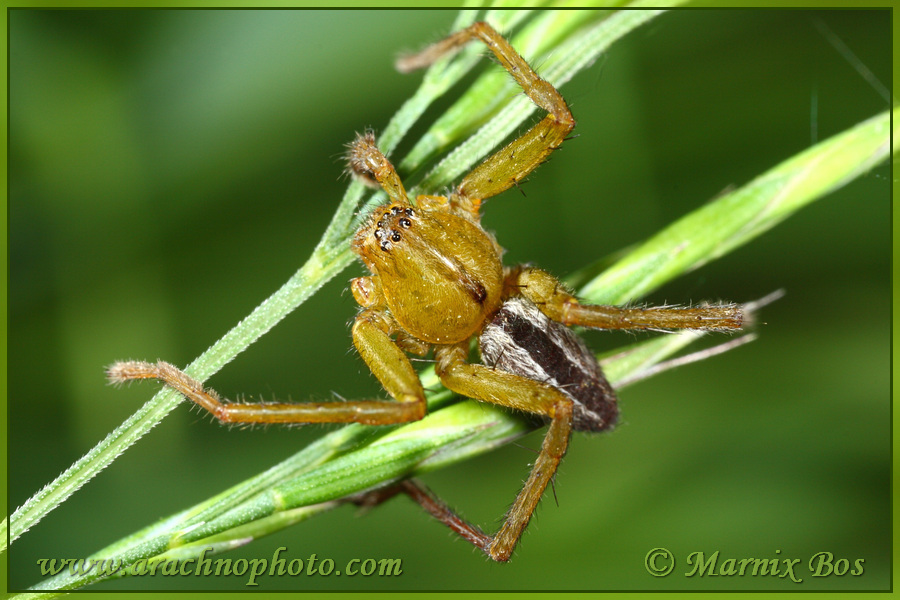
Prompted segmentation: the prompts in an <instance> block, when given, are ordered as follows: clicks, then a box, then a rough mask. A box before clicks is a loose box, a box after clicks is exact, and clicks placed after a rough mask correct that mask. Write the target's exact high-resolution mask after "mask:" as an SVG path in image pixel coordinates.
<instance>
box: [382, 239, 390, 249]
mask: <svg viewBox="0 0 900 600" xmlns="http://www.w3.org/2000/svg"><path fill="white" fill-rule="evenodd" d="M381 249H382V250H384V251H385V252H387V251H388V250H390V249H391V243H390V242H389V241H387V240H384V241H383V242H381Z"/></svg>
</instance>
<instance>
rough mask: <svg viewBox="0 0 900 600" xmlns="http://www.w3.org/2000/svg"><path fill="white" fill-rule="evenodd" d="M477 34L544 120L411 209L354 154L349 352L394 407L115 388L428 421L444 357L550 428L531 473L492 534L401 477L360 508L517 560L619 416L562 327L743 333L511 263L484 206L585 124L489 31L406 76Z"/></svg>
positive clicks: (690, 311) (157, 374)
mask: <svg viewBox="0 0 900 600" xmlns="http://www.w3.org/2000/svg"><path fill="white" fill-rule="evenodd" d="M473 39H478V40H481V41H482V42H484V43H485V44H486V45H487V47H488V48H489V49H490V51H491V52H492V53H493V54H494V56H496V57H497V59H498V60H499V62H500V64H501V65H502V66H503V68H505V69H506V70H507V71H508V72H509V73H510V75H512V76H513V78H515V80H516V82H517V83H518V84H519V85H520V86H521V87H522V89H523V90H524V92H525V94H526V95H527V96H528V97H529V98H530V99H531V100H532V101H533V102H534V103H535V104H536V105H537V106H539V107H540V108H542V109H544V110H545V111H547V113H548V114H547V116H546V117H544V119H543V120H541V121H540V122H539V123H537V124H536V125H535V126H534V127H532V128H531V130H529V131H528V132H527V133H525V134H524V135H523V136H521V137H519V138H518V139H516V140H514V141H513V142H511V143H510V144H509V145H507V146H506V147H505V148H503V149H501V150H500V151H498V152H496V153H495V154H493V155H492V156H490V157H489V158H488V159H487V160H485V161H484V162H483V163H481V164H480V165H479V166H478V167H476V168H475V170H474V171H472V172H471V173H469V174H468V175H467V176H466V177H465V178H464V179H463V180H462V182H460V184H459V185H458V186H457V187H456V188H455V189H454V190H453V192H452V193H451V194H450V195H449V196H448V197H444V196H419V197H418V198H416V199H415V202H411V201H410V199H409V198H408V197H407V195H406V190H405V189H404V187H403V184H402V183H401V181H400V177H399V176H398V175H397V172H396V170H395V169H394V167H393V165H391V163H390V162H389V161H388V159H387V158H386V157H385V156H384V155H383V154H382V153H381V151H380V150H379V149H378V148H377V147H376V145H375V138H374V136H373V135H372V134H371V133H369V134H365V135H361V136H359V137H357V139H356V140H355V141H354V142H353V143H352V144H351V147H350V153H349V163H350V169H351V170H352V171H353V172H354V173H355V174H357V175H359V176H361V177H364V178H366V179H368V180H369V181H371V182H376V183H377V185H380V186H381V187H382V188H383V189H384V191H385V192H387V195H388V196H389V199H390V201H389V203H388V204H385V205H383V206H380V207H378V208H376V209H375V210H374V211H373V212H372V214H371V216H370V217H369V218H368V219H367V220H366V222H365V223H364V224H363V225H362V226H361V227H360V228H359V230H358V231H357V232H356V235H355V236H354V238H353V241H352V247H353V250H354V252H356V253H357V254H358V255H359V256H360V258H361V259H362V261H363V263H365V265H366V267H368V269H369V271H371V275H370V276H368V277H360V278H358V279H354V280H353V281H352V283H351V289H352V291H353V297H354V298H355V299H356V301H357V302H358V303H359V305H360V306H361V307H362V308H361V310H360V312H359V315H358V316H357V317H356V321H355V323H354V325H353V343H354V345H355V346H356V348H357V350H358V351H359V354H360V356H362V359H363V360H364V361H365V363H366V365H368V367H369V369H371V371H372V373H373V374H374V375H375V377H377V378H378V380H379V381H380V382H381V384H382V385H383V386H384V389H385V390H386V391H387V392H388V394H390V396H391V397H392V398H393V399H394V400H393V401H391V400H363V401H348V402H316V403H313V402H310V403H271V404H270V403H266V404H261V403H243V402H227V401H225V402H223V401H222V400H221V399H220V398H219V396H218V395H217V394H216V393H215V392H214V391H212V390H206V389H204V388H203V386H202V384H200V383H199V382H197V381H195V380H194V379H192V378H190V377H188V376H187V375H185V374H184V373H182V372H181V371H180V370H178V369H176V368H175V367H173V366H171V365H169V364H167V363H164V362H159V363H157V364H152V363H144V362H121V363H117V364H115V365H113V366H112V367H111V368H110V370H109V377H110V379H111V380H113V381H127V380H132V379H146V378H155V379H160V380H162V381H164V382H165V383H166V384H168V385H170V386H172V387H173V388H175V389H176V390H178V391H179V392H180V393H182V394H183V395H184V396H186V397H187V398H189V399H190V400H192V401H193V402H195V403H197V404H198V405H200V406H201V407H203V408H204V409H206V410H208V411H209V412H210V413H212V414H213V415H214V416H215V417H216V418H217V419H218V420H219V421H221V422H223V423H345V422H355V423H366V424H372V425H388V424H395V423H404V422H408V421H416V420H418V419H421V418H422V417H424V416H425V408H426V404H425V392H424V390H423V388H422V384H421V382H420V381H419V377H418V375H417V374H416V372H415V370H414V369H413V367H412V364H411V363H410V360H409V358H408V356H407V354H408V353H411V354H416V355H420V356H425V355H426V354H428V353H429V352H431V351H433V353H434V354H433V356H434V360H435V363H436V371H437V374H438V376H439V377H440V379H441V381H442V382H443V384H444V385H445V386H446V387H447V388H449V389H450V390H452V391H454V392H456V393H458V394H460V395H462V396H467V397H469V398H474V399H476V400H480V401H483V402H492V403H494V404H499V405H502V406H506V407H510V408H513V409H516V410H520V411H524V412H527V413H531V414H535V415H539V416H540V417H542V418H544V419H545V420H547V421H549V424H550V426H549V430H548V431H547V435H546V437H545V438H544V442H543V445H542V446H541V450H540V453H539V454H538V456H537V459H536V460H535V463H534V466H533V467H532V470H531V474H530V476H529V477H528V480H527V481H526V482H525V485H524V486H523V488H522V491H521V492H520V493H519V495H518V496H517V497H516V500H515V502H514V503H513V505H512V508H510V510H509V512H508V514H507V515H506V519H505V521H504V523H503V525H502V526H501V528H500V530H499V532H497V533H496V534H495V535H493V536H490V535H487V534H485V533H483V532H482V531H481V530H480V529H478V528H477V527H475V526H473V525H470V524H469V523H466V522H465V521H464V520H462V519H461V518H459V517H458V516H457V515H455V514H454V513H453V512H452V511H451V510H450V509H449V508H448V507H447V506H446V505H444V504H443V503H442V502H441V501H440V500H438V499H437V498H435V497H434V496H433V495H432V494H431V493H430V492H428V491H427V490H426V489H424V488H423V487H422V486H421V485H420V484H418V483H416V482H412V481H406V482H401V483H400V484H397V485H395V486H393V487H390V488H388V489H386V490H377V491H375V492H371V493H370V494H369V495H368V496H367V497H366V498H364V499H362V500H358V501H359V502H366V503H369V504H372V503H378V502H381V501H383V500H385V499H387V498H389V497H391V496H393V495H394V494H396V493H398V492H403V493H406V494H408V495H409V496H411V497H412V498H413V499H414V500H416V501H417V502H419V503H420V504H421V505H422V506H423V507H424V508H425V509H426V510H427V511H428V512H429V513H431V514H432V515H434V516H435V517H436V518H438V519H439V520H441V521H442V522H443V523H445V524H447V525H448V526H449V527H451V528H452V529H453V530H454V531H456V532H458V533H459V534H460V535H462V536H463V537H464V538H465V539H467V540H469V541H470V542H472V543H473V544H475V545H476V546H477V547H478V548H480V549H481V550H483V551H484V552H485V553H486V554H487V555H488V556H490V557H491V558H492V559H494V560H498V561H506V560H508V559H509V557H510V555H511V554H512V552H513V550H514V548H515V546H516V544H517V543H518V541H519V538H520V537H521V535H522V532H523V531H524V530H525V527H526V526H527V525H528V521H529V519H530V518H531V515H532V513H533V512H534V510H535V507H536V506H537V504H538V502H539V500H540V498H541V495H542V494H543V492H544V489H545V488H546V487H547V485H548V483H549V482H550V480H551V478H552V477H553V475H554V474H555V473H556V469H557V466H558V465H559V462H560V460H561V459H562V457H563V455H564V454H565V452H566V448H567V446H568V442H569V436H570V434H571V432H572V430H578V431H594V432H599V431H604V430H606V429H609V428H611V427H612V426H613V425H614V424H615V422H616V419H617V417H618V412H619V409H618V403H617V399H616V395H615V393H614V391H613V389H612V387H611V386H610V385H609V383H608V382H607V381H606V379H605V378H604V376H603V373H602V372H601V370H600V367H599V366H598V364H597V361H596V359H595V358H594V356H593V354H592V353H591V352H590V351H589V350H588V348H587V347H586V346H585V345H584V343H583V342H582V341H581V340H580V339H579V338H578V337H577V336H576V335H575V334H574V333H573V332H572V331H571V330H569V329H568V327H566V326H568V325H580V326H583V327H592V328H597V329H664V330H670V329H703V330H734V329H739V328H740V327H741V325H742V321H743V313H742V309H741V307H740V306H738V305H734V304H727V305H716V306H700V307H689V308H673V307H662V308H652V307H651V308H623V307H615V306H599V305H586V304H581V303H580V302H579V301H578V300H577V299H576V298H575V297H574V296H572V295H571V294H570V293H569V292H567V291H566V290H565V288H564V287H563V286H562V284H560V282H559V281H558V280H557V279H556V278H554V277H553V276H551V275H550V274H548V273H546V272H544V271H541V270H540V269H536V268H533V267H529V266H515V267H504V266H503V264H502V262H501V259H500V257H501V255H502V249H501V247H500V245H499V244H498V243H497V241H496V240H495V239H494V236H493V235H491V234H490V233H488V232H486V231H485V230H484V229H482V227H481V224H480V221H481V214H480V208H481V204H482V202H483V201H484V200H485V199H486V198H490V197H492V196H495V195H497V194H499V193H501V192H503V191H505V190H507V189H509V188H510V187H512V186H514V185H516V184H517V183H518V182H519V181H521V180H522V179H523V178H524V177H526V176H527V175H528V174H529V173H531V171H533V170H534V169H535V168H536V167H537V166H538V165H539V164H541V162H543V161H544V160H545V159H546V158H547V156H548V155H549V154H550V153H551V152H552V151H553V150H555V149H556V148H558V147H559V146H560V145H561V144H562V143H563V141H564V140H565V139H566V136H568V135H569V133H570V132H571V131H572V128H573V127H575V120H574V118H573V117H572V113H571V112H570V111H569V108H568V106H567V105H566V102H565V100H563V98H562V96H561V95H560V94H559V92H558V91H557V90H556V89H555V88H554V87H553V86H552V85H550V84H549V83H547V82H546V81H544V80H543V79H541V78H540V77H539V76H538V75H537V74H536V73H535V72H534V71H533V70H532V69H531V67H530V66H528V64H527V63H526V62H525V61H524V60H523V59H522V57H521V56H519V54H518V53H517V52H516V51H515V50H514V49H513V48H512V46H511V45H510V44H509V42H507V41H506V40H505V39H504V38H503V37H502V36H501V35H500V34H499V33H497V32H496V31H495V30H494V29H493V28H492V27H491V26H490V25H488V24H487V23H475V24H473V25H471V26H470V27H468V28H466V29H463V30H461V31H458V32H456V33H454V34H452V35H451V36H449V37H448V38H446V39H444V40H442V41H440V42H438V43H436V44H434V45H432V46H430V47H428V48H426V49H425V50H424V51H422V52H420V53H419V54H416V55H413V56H411V57H407V58H405V59H403V60H401V61H400V63H399V65H398V66H399V68H400V69H401V70H403V71H408V70H412V69H417V68H421V67H424V66H427V65H429V64H431V63H432V62H434V61H435V60H436V59H438V58H439V57H441V56H444V55H445V54H447V53H448V52H453V51H455V50H457V49H458V48H459V47H460V46H462V45H463V44H465V43H467V42H468V41H470V40H473ZM472 338H477V339H478V343H479V349H480V352H481V356H482V363H483V364H471V363H470V362H468V358H469V349H470V341H471V340H472Z"/></svg>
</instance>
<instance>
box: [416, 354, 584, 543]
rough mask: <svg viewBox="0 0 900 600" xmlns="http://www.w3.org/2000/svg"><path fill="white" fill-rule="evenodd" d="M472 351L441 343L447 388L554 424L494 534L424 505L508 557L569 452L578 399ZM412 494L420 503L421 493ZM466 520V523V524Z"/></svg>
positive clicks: (456, 528) (465, 534)
mask: <svg viewBox="0 0 900 600" xmlns="http://www.w3.org/2000/svg"><path fill="white" fill-rule="evenodd" d="M468 354H469V346H468V344H467V343H461V344H456V345H453V346H441V347H439V348H437V350H435V359H436V360H437V366H436V371H437V374H438V376H439V377H440V378H441V381H442V382H443V384H444V385H445V386H447V388H449V389H450V390H452V391H454V392H456V393H457V394H461V395H463V396H467V397H469V398H474V399H476V400H481V401H483V402H490V403H492V404H499V405H501V406H506V407H509V408H514V409H516V410H520V411H523V412H528V413H532V414H537V415H541V416H544V417H548V418H549V419H550V427H549V428H548V430H547V434H546V435H545V436H544V442H543V444H542V445H541V450H540V452H539V453H538V456H537V459H536V460H535V462H534V466H533V467H532V469H531V473H530V474H529V476H528V479H527V480H526V481H525V485H524V486H523V487H522V490H521V491H520V492H519V495H518V496H516V500H515V502H513V505H512V508H510V509H509V512H508V513H507V514H506V519H505V521H504V523H503V525H502V526H501V527H500V530H499V531H498V532H497V534H496V535H495V536H493V537H490V536H484V534H481V536H479V535H478V534H479V533H480V530H479V529H478V528H476V527H473V526H471V525H468V524H467V523H465V521H463V520H462V519H460V518H459V517H457V516H456V515H453V513H452V512H450V511H449V509H446V507H444V509H441V510H437V509H436V507H438V506H442V505H440V504H438V505H435V506H432V507H430V506H429V505H427V504H423V506H424V507H425V509H426V510H428V512H430V513H431V514H432V515H434V516H436V517H437V518H439V519H440V520H441V521H442V522H444V523H445V524H447V525H449V526H450V527H451V528H452V529H453V530H454V531H457V532H458V533H461V534H462V535H463V537H464V538H465V539H467V540H469V541H470V542H472V543H474V544H475V545H476V546H478V547H480V548H481V549H482V550H484V551H485V552H486V553H487V554H488V555H489V556H490V557H491V558H492V559H494V560H496V561H507V560H509V557H510V556H511V555H512V553H513V550H514V549H515V547H516V544H518V542H519V539H520V538H521V537H522V532H524V531H525V527H526V526H527V525H528V521H529V520H531V515H532V514H533V513H534V510H535V508H537V505H538V502H540V499H541V496H542V495H543V493H544V490H545V489H546V487H547V485H548V484H549V483H550V480H551V479H552V478H553V475H554V474H555V473H556V468H557V467H558V466H559V463H560V461H561V460H562V457H563V456H564V455H565V453H566V449H567V448H568V445H569V435H570V433H571V431H572V412H573V403H572V400H571V398H569V397H568V396H566V395H565V394H564V393H563V392H561V391H560V390H558V389H556V388H554V387H552V386H549V385H546V384H544V383H540V382H538V381H534V380H532V379H526V378H524V377H520V376H519V375H513V374H512V373H506V372H504V371H498V370H496V369H492V368H490V367H486V366H484V365H474V364H470V363H468V362H466V357H467V356H468ZM404 491H406V490H404ZM407 493H408V492H407ZM410 495H411V496H412V497H413V499H415V500H417V501H420V497H417V496H416V495H413V494H410ZM420 504H422V502H421V501H420ZM436 512H437V514H436ZM463 524H465V525H466V526H465V527H463ZM460 529H462V531H461V530H460Z"/></svg>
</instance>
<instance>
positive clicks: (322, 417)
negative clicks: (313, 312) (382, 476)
mask: <svg viewBox="0 0 900 600" xmlns="http://www.w3.org/2000/svg"><path fill="white" fill-rule="evenodd" d="M389 331H390V324H389V323H388V322H387V321H386V318H385V317H384V316H383V315H381V314H380V313H379V312H378V311H375V310H371V309H369V310H364V311H363V312H361V313H360V314H359V316H358V317H357V318H356V322H355V323H354V325H353V343H354V344H355V345H356V348H357V350H358V351H359V353H360V355H361V356H362V358H363V360H364V361H365V362H366V364H367V365H368V367H369V369H370V370H371V371H372V373H373V374H374V375H375V377H377V378H378V380H379V381H380V382H381V384H382V385H383V386H384V389H385V390H387V392H388V393H389V394H390V395H391V396H392V397H393V398H395V399H396V400H397V401H396V402H392V401H390V400H356V401H350V402H303V403H283V402H272V403H268V402H267V403H259V402H229V401H227V400H225V401H223V400H222V399H221V397H220V396H219V395H218V394H217V393H216V392H215V391H213V390H210V389H206V388H204V387H203V384H202V383H200V382H199V381H197V380H196V379H194V378H192V377H190V376H189V375H187V374H186V373H184V372H183V371H181V370H179V369H177V368H176V367H174V366H172V365H170V364H168V363H166V362H163V361H159V362H157V363H148V362H136V361H126V362H119V363H116V364H114V365H112V366H111V367H109V369H108V370H107V373H106V374H107V378H108V379H109V380H110V381H111V382H113V383H123V382H126V381H131V380H135V379H158V380H160V381H162V382H163V383H165V384H167V385H169V386H170V387H172V388H174V389H175V390H176V391H178V392H179V393H180V394H182V395H183V396H184V397H186V398H187V399H188V400H190V401H192V402H194V403H195V404H197V405H198V406H200V407H201V408H203V409H205V410H207V411H209V412H210V413H211V414H212V415H213V416H214V417H215V418H216V419H218V420H219V421H220V422H222V423H286V424H291V423H294V424H299V423H363V424H366V425H392V424H395V423H405V422H408V421H418V420H419V419H421V418H422V417H424V416H425V391H424V390H423V388H422V383H421V382H420V381H419V377H418V375H417V374H416V372H415V370H414V369H413V367H412V364H411V363H410V362H409V359H408V358H407V357H406V355H405V354H404V353H403V351H402V350H401V349H400V348H399V347H398V346H397V345H396V344H395V343H394V341H393V340H391V338H390V336H389Z"/></svg>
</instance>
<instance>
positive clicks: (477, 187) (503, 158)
mask: <svg viewBox="0 0 900 600" xmlns="http://www.w3.org/2000/svg"><path fill="white" fill-rule="evenodd" d="M475 39H477V40H480V41H482V42H484V44H485V45H486V46H487V47H488V49H489V50H490V51H491V52H493V54H494V56H496V57H497V60H498V61H499V62H500V65H501V66H502V67H503V68H504V69H506V70H507V71H508V72H509V74H510V75H512V76H513V78H514V79H515V80H516V83H518V84H519V86H520V87H521V88H522V90H523V91H524V92H525V95H526V96H528V98H530V99H531V101H532V102H534V103H535V104H536V105H537V106H539V107H540V108H542V109H544V110H545V111H547V113H548V114H547V116H546V117H544V119H543V120H541V121H540V122H539V123H537V124H536V125H535V126H534V127H532V128H531V130H529V131H528V132H527V133H525V134H524V135H522V136H521V137H519V138H517V139H515V140H513V141H512V142H510V143H509V144H508V145H507V146H506V147H504V148H502V149H501V150H499V151H497V152H496V153H494V154H493V155H491V156H489V157H488V158H487V159H485V161H484V162H482V163H481V164H480V165H478V166H477V167H475V169H474V170H473V171H472V172H471V173H469V174H468V175H467V176H466V177H465V178H464V179H463V180H462V181H461V182H460V184H459V185H458V186H457V187H456V189H455V191H454V192H453V193H452V194H451V196H450V202H451V204H453V205H455V206H460V207H462V208H464V209H466V210H468V211H469V212H471V213H472V214H473V215H475V216H477V215H478V213H479V210H480V207H481V201H482V200H484V199H486V198H490V197H492V196H496V195H497V194H499V193H501V192H503V191H505V190H507V189H509V188H511V187H512V186H514V185H516V184H517V183H518V182H519V181H521V180H522V179H524V178H525V177H526V176H527V175H528V174H529V173H531V172H532V171H533V170H534V169H536V168H537V167H538V165H540V164H541V163H542V162H544V160H546V158H547V157H548V156H549V155H550V153H551V152H552V151H553V150H555V149H556V148H558V147H559V146H560V144H562V143H563V141H564V140H565V139H566V136H567V135H569V132H571V131H572V128H573V127H575V119H574V118H573V117H572V113H571V111H570V110H569V107H568V105H567V104H566V101H565V100H564V99H563V97H562V95H560V93H559V92H558V91H557V90H556V88H555V87H553V86H552V85H551V84H550V83H548V82H547V81H545V80H543V79H541V77H540V76H539V75H538V74H537V73H535V72H534V69H532V68H531V67H530V66H529V65H528V63H527V62H526V61H525V59H523V58H522V57H521V56H520V55H519V53H518V52H516V50H515V49H514V48H513V47H512V45H510V43H509V42H508V41H507V40H506V39H505V38H504V37H503V36H502V35H500V34H499V33H497V31H496V30H495V29H494V28H493V27H491V26H490V25H489V24H488V23H484V22H477V23H473V24H472V25H470V26H469V27H467V28H466V29H462V30H460V31H457V32H456V33H453V34H451V35H450V36H449V37H447V38H446V39H444V40H441V41H439V42H436V43H435V44H432V45H431V46H429V47H427V48H425V50H423V51H421V52H419V53H418V54H414V55H411V56H406V57H403V58H401V59H400V60H398V61H397V68H398V69H399V70H400V71H404V72H408V71H412V70H414V69H419V68H422V67H426V66H428V65H430V64H431V63H433V62H434V61H436V60H437V59H438V58H440V57H442V56H444V55H446V54H448V53H450V52H455V51H456V50H458V49H459V48H460V47H461V46H463V45H464V44H466V43H467V42H469V41H471V40H475Z"/></svg>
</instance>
